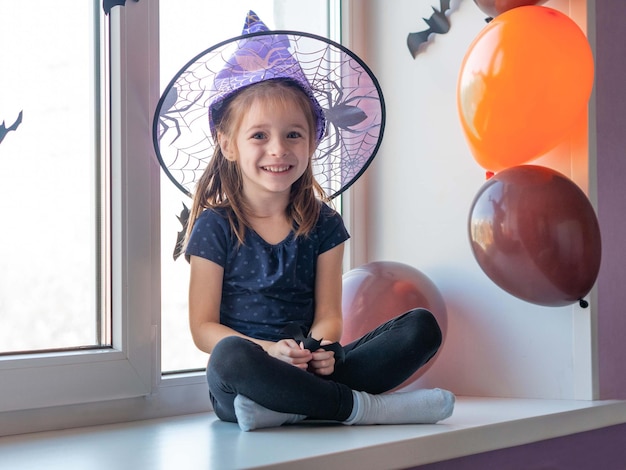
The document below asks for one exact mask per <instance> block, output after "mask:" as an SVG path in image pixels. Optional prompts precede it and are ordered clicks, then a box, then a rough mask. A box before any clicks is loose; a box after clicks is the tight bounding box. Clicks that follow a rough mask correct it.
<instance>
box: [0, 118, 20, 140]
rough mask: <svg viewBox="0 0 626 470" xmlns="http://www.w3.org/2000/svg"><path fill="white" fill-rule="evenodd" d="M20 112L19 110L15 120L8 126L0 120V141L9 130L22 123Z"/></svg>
mask: <svg viewBox="0 0 626 470" xmlns="http://www.w3.org/2000/svg"><path fill="white" fill-rule="evenodd" d="M22 113H23V111H20V114H19V115H18V116H17V119H16V120H15V122H14V123H13V124H11V125H10V126H9V127H6V125H5V124H4V121H2V124H0V142H2V141H3V140H4V138H5V137H6V135H7V134H8V133H9V132H10V131H15V130H17V128H18V127H19V126H20V124H22Z"/></svg>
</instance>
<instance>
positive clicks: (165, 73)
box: [159, 0, 329, 372]
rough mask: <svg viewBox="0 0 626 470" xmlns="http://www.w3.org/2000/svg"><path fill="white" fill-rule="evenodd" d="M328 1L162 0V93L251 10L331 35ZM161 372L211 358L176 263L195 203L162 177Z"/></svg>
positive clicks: (234, 32)
mask: <svg viewBox="0 0 626 470" xmlns="http://www.w3.org/2000/svg"><path fill="white" fill-rule="evenodd" d="M328 3H329V2H328V0H309V1H307V2H294V1H293V0H292V1H287V0H246V1H241V0H236V1H235V0H231V1H229V2H224V1H221V0H160V4H159V5H160V6H159V18H160V46H159V47H160V64H161V65H160V73H161V90H164V89H165V87H166V86H167V84H168V83H169V81H170V80H171V79H172V77H173V76H174V75H175V74H176V73H177V72H178V71H179V70H180V69H181V68H182V67H183V66H184V65H185V64H186V63H187V62H188V61H189V60H191V59H192V58H193V57H195V56H196V55H197V54H199V53H201V52H202V51H204V50H205V49H208V48H209V47H211V46H213V45H214V44H217V43H218V42H220V41H223V40H225V39H228V38H231V37H234V36H238V35H240V34H241V29H242V27H243V24H244V20H245V17H246V14H247V12H248V10H254V11H255V12H256V13H257V14H258V15H259V17H260V18H261V19H262V20H263V22H264V23H265V24H267V26H268V27H269V28H270V29H289V30H299V31H307V32H310V33H313V34H318V35H320V36H328ZM161 175H162V178H161V239H162V259H161V263H162V279H161V286H162V287H161V295H162V299H161V300H162V320H161V325H162V327H161V345H162V347H161V361H162V370H163V371H166V372H167V371H180V370H190V369H201V368H204V367H205V366H206V361H207V355H206V354H204V353H201V352H200V351H198V350H197V349H196V347H195V345H194V344H193V341H192V339H191V334H190V333H189V326H188V323H187V284H188V282H189V265H188V264H187V262H186V261H185V260H184V258H183V257H180V258H178V260H177V261H174V259H173V252H174V247H175V245H176V238H177V234H178V232H179V231H181V229H182V226H181V224H180V223H179V221H178V218H177V216H178V215H180V213H181V210H182V209H183V204H184V205H185V206H187V207H190V206H191V200H190V199H189V198H188V197H187V196H186V195H185V194H183V193H182V192H181V191H180V190H179V189H178V188H177V187H176V186H175V185H174V184H173V183H172V182H171V181H170V180H169V179H168V177H167V176H166V175H165V173H161Z"/></svg>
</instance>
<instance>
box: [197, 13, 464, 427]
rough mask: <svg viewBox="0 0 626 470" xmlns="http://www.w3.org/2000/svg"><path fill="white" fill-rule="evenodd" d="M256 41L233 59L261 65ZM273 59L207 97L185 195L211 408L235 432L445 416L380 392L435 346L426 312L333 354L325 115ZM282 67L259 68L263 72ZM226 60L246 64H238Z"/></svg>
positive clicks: (436, 402) (335, 302)
mask: <svg viewBox="0 0 626 470" xmlns="http://www.w3.org/2000/svg"><path fill="white" fill-rule="evenodd" d="M253 22H254V23H255V24H258V22H259V20H258V18H257V17H256V16H254V17H253ZM248 26H249V25H248ZM266 39H267V37H266V36H260V37H259V38H250V39H249V40H248V41H246V43H245V45H244V44H243V43H240V47H241V49H240V51H242V50H244V49H247V50H248V52H249V50H250V49H249V48H250V47H254V48H255V49H254V50H255V52H254V54H255V55H256V56H258V55H259V52H258V49H257V48H256V47H257V46H258V44H255V43H256V42H260V41H265V40H266ZM267 49H268V50H270V51H271V53H272V54H275V52H276V48H275V47H273V46H272V47H267ZM237 54H240V52H238V53H237ZM248 57H249V54H248ZM280 61H287V62H289V64H290V66H289V67H287V68H286V69H288V70H289V71H288V72H280V73H274V74H272V73H268V71H267V70H263V73H262V74H260V75H259V74H258V68H256V69H252V68H251V67H248V66H244V67H242V70H241V71H240V72H241V73H242V74H244V75H245V76H246V80H243V81H241V82H243V83H245V85H241V86H237V87H235V89H234V90H229V92H228V93H221V94H220V93H216V98H215V99H212V101H211V102H210V105H209V117H210V122H211V132H212V135H213V139H214V141H215V143H216V145H215V151H214V154H213V157H212V159H211V160H210V162H209V164H208V166H207V168H206V170H205V171H204V173H203V174H202V176H201V178H200V180H199V182H198V185H197V188H196V191H195V196H194V201H193V206H192V210H191V215H190V224H189V230H188V234H187V243H186V257H187V259H188V260H189V262H190V266H191V278H190V288H189V316H190V327H191V332H192V336H193V339H194V342H195V344H196V345H197V346H198V348H200V349H201V350H202V351H205V352H207V353H210V354H211V356H210V360H209V365H208V368H207V379H208V384H209V392H210V397H211V400H212V403H213V406H214V409H215V413H216V414H217V416H218V417H219V418H220V419H222V420H224V421H230V422H237V423H238V424H239V427H240V428H241V429H242V430H244V431H249V430H253V429H258V428H263V427H272V426H279V425H282V424H285V423H296V422H299V421H302V420H304V419H316V420H332V421H337V422H340V423H344V424H385V423H390V424H391V423H394V424H399V423H435V422H437V421H440V420H442V419H445V418H447V417H448V416H450V415H451V413H452V410H453V406H454V396H453V395H452V394H451V393H450V392H448V391H445V390H440V389H432V390H417V391H412V392H406V393H391V394H383V392H386V391H389V390H391V389H393V388H394V387H396V386H398V385H400V384H401V383H402V382H403V381H404V380H406V379H407V378H408V377H409V376H410V375H411V374H412V373H413V372H415V371H416V370H417V369H418V368H420V367H421V366H423V365H424V364H425V363H426V362H427V361H428V360H429V359H430V358H431V357H432V356H433V355H434V354H435V353H436V351H437V349H438V348H439V346H440V344H441V339H442V337H441V331H440V329H439V327H438V325H437V322H436V320H435V318H434V317H433V315H432V314H431V313H430V312H428V311H426V310H423V309H415V310H412V311H410V312H407V313H405V314H403V315H401V316H399V317H397V318H395V319H393V320H391V321H389V322H387V323H386V324H384V325H382V326H380V327H378V328H377V329H375V330H374V331H372V332H370V333H369V334H367V335H365V336H364V337H363V338H361V339H359V340H357V341H355V342H353V343H351V344H348V345H346V346H345V347H343V348H342V347H341V346H340V345H339V343H338V341H339V340H340V338H341V332H342V312H341V283H342V258H343V252H344V242H345V241H346V240H347V239H348V238H349V235H348V233H347V231H346V229H345V227H344V224H343V221H342V219H341V217H340V216H339V214H338V213H337V212H335V211H334V210H333V209H331V207H330V206H328V205H327V204H326V203H325V202H322V201H323V200H324V198H325V196H324V191H323V190H322V188H321V187H320V185H319V184H318V183H317V181H316V179H315V177H314V174H313V166H312V156H313V154H314V152H315V150H316V147H317V145H318V144H319V142H320V141H321V140H322V139H323V138H324V136H325V135H326V132H325V125H326V122H325V116H324V110H323V109H322V108H321V106H320V105H319V103H318V101H317V100H316V99H315V97H314V96H313V92H312V90H311V89H310V88H309V87H308V83H307V82H306V80H303V79H302V75H301V70H300V69H299V67H293V65H294V61H293V58H292V57H291V56H290V55H289V54H288V53H286V54H282V55H280ZM280 61H279V60H265V61H263V63H264V64H266V65H267V68H268V69H269V68H273V67H274V68H275V66H276V64H277V63H278V62H280ZM235 62H236V63H237V64H239V65H241V64H242V63H245V64H247V63H248V62H245V61H243V60H242V56H241V55H239V56H238V57H235V59H234V61H233V63H235ZM270 64H271V65H270ZM286 69H285V70H286ZM294 70H295V72H294ZM230 73H231V74H232V70H231V71H230ZM246 74H247V75H246ZM248 75H249V76H248ZM250 77H252V78H251V79H250ZM219 79H220V78H219V74H218V77H216V81H218V80H219ZM229 80H230V79H229ZM241 82H239V83H241Z"/></svg>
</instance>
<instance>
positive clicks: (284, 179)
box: [222, 100, 312, 199]
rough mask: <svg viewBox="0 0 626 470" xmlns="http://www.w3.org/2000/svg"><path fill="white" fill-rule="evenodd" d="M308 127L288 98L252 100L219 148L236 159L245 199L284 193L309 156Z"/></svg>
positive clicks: (298, 175)
mask: <svg viewBox="0 0 626 470" xmlns="http://www.w3.org/2000/svg"><path fill="white" fill-rule="evenodd" d="M311 139H312V131H311V129H310V128H309V123H308V121H307V118H306V116H305V114H304V112H303V111H302V109H301V108H300V107H299V106H298V105H296V104H294V103H291V102H273V101H272V102H269V101H268V100H256V101H254V102H253V103H252V106H250V108H249V109H248V110H247V111H246V114H245V116H244V117H243V119H242V121H241V125H240V126H239V131H238V132H237V133H236V135H235V136H233V140H234V144H235V145H234V146H233V145H232V143H231V142H229V141H228V140H225V141H224V142H222V149H223V150H224V151H225V152H226V153H227V154H228V155H229V159H234V160H237V162H238V164H239V167H240V169H241V174H242V178H243V183H244V193H245V194H246V197H247V198H249V199H252V198H254V199H257V198H259V197H264V196H268V195H270V194H274V195H275V194H277V193H279V194H282V195H283V196H284V195H288V194H289V192H290V189H291V185H292V184H293V183H295V182H296V181H297V180H298V178H300V177H301V176H302V174H303V173H304V172H305V170H306V168H307V166H308V165H309V159H310V156H311V149H312V145H311Z"/></svg>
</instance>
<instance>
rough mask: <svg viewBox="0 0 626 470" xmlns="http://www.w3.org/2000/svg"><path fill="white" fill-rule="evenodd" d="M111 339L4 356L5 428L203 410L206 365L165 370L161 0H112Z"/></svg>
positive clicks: (0, 385)
mask: <svg viewBox="0 0 626 470" xmlns="http://www.w3.org/2000/svg"><path fill="white" fill-rule="evenodd" d="M109 22H110V41H111V42H110V44H111V48H110V49H111V51H110V54H111V58H110V77H111V96H110V102H111V111H110V113H111V122H112V126H111V139H110V147H111V148H110V151H111V161H112V164H111V181H112V183H111V198H110V201H111V214H112V220H111V233H110V236H111V259H112V272H111V276H110V278H111V308H112V329H111V335H112V347H111V348H103V349H96V350H81V351H67V352H57V353H36V354H27V355H21V356H4V357H2V358H0V435H8V434H16V433H23V432H33V431H40V430H46V429H58V428H61V427H71V426H81V425H88V424H98V423H105V422H115V421H125V420H132V419H139V418H146V417H156V416H163V415H173V414H182V413H189V412H193V411H203V410H207V409H209V408H210V404H209V400H208V396H207V395H208V394H207V392H206V382H205V378H204V374H188V375H186V376H171V377H164V378H162V377H161V370H160V357H159V344H160V338H159V331H160V330H159V328H160V279H159V278H160V276H159V273H160V235H159V230H160V229H159V227H160V225H159V177H160V174H159V171H160V168H159V165H158V161H157V159H156V157H155V156H154V151H153V148H152V139H151V116H152V114H153V112H154V109H155V107H156V103H157V101H158V98H159V81H158V59H159V57H158V52H159V51H158V39H157V38H158V27H159V22H158V2H153V1H150V0H142V1H138V2H135V1H133V2H127V4H126V5H125V6H118V7H114V8H112V10H111V12H110V14H109Z"/></svg>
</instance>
